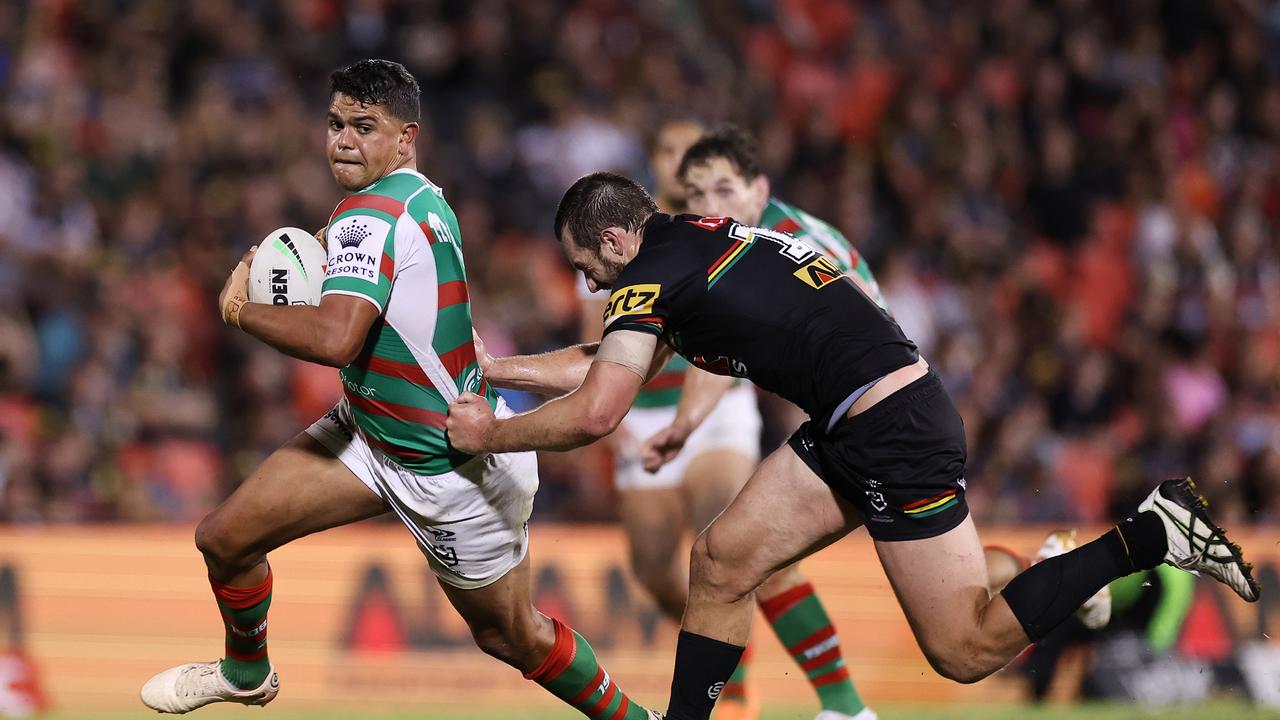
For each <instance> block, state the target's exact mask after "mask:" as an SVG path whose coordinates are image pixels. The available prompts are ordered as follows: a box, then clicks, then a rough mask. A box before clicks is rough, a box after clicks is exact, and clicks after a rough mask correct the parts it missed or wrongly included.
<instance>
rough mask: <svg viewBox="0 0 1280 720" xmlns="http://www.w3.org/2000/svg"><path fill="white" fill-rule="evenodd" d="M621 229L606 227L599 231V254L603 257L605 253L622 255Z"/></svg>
mask: <svg viewBox="0 0 1280 720" xmlns="http://www.w3.org/2000/svg"><path fill="white" fill-rule="evenodd" d="M621 230H622V228H616V227H607V228H605V229H604V230H601V231H600V252H601V254H602V255H603V254H604V253H605V252H606V251H607V252H611V253H613V254H615V255H621V254H622V235H621V234H620V232H621Z"/></svg>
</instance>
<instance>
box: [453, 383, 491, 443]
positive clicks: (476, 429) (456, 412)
mask: <svg viewBox="0 0 1280 720" xmlns="http://www.w3.org/2000/svg"><path fill="white" fill-rule="evenodd" d="M497 422H498V420H497V418H495V417H494V415H493V409H492V408H490V407H489V402H488V401H487V400H485V399H484V398H482V397H480V396H479V395H476V394H475V393H469V392H464V393H462V394H461V395H459V396H458V399H457V400H455V401H454V402H453V403H452V404H451V405H449V417H448V418H447V419H446V420H445V422H444V427H445V432H446V433H447V434H448V438H449V444H450V445H452V446H453V447H454V449H455V450H461V451H462V452H465V453H470V454H472V455H479V454H480V453H483V452H486V450H487V448H486V447H485V444H486V441H487V440H488V436H489V433H490V432H491V431H492V430H493V426H494V425H495V424H496V423H497Z"/></svg>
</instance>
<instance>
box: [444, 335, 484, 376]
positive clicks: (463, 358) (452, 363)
mask: <svg viewBox="0 0 1280 720" xmlns="http://www.w3.org/2000/svg"><path fill="white" fill-rule="evenodd" d="M475 361H476V346H475V344H474V343H473V342H471V341H470V340H468V341H467V342H464V343H462V344H461V345H459V346H458V347H456V348H454V349H452V350H450V351H449V352H447V353H444V354H442V355H441V356H440V362H441V363H442V364H443V365H444V369H445V370H448V371H449V377H451V378H457V377H458V375H460V374H462V371H463V370H465V369H466V367H467V366H468V365H470V364H471V363H473V362H475Z"/></svg>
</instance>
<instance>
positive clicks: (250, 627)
mask: <svg viewBox="0 0 1280 720" xmlns="http://www.w3.org/2000/svg"><path fill="white" fill-rule="evenodd" d="M209 584H210V585H212V586H213V596H214V597H215V598H217V600H218V610H219V612H221V613H222V624H223V626H224V627H225V628H226V632H227V645H226V652H227V655H226V657H224V658H223V659H222V675H223V677H225V678H226V679H227V681H228V682H230V683H231V684H232V685H234V686H236V687H237V688H240V689H241V690H249V689H252V688H256V687H258V686H259V685H261V684H262V681H263V680H266V679H267V675H269V674H270V673H271V663H270V662H269V661H268V660H267V609H268V608H270V607H271V568H270V567H268V568H267V578H266V579H265V580H263V581H262V583H261V584H259V585H256V586H254V587H248V588H238V587H231V586H230V585H223V584H222V583H220V582H218V581H217V580H214V579H213V577H210V578H209Z"/></svg>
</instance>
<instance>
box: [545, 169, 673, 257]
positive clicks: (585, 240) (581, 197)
mask: <svg viewBox="0 0 1280 720" xmlns="http://www.w3.org/2000/svg"><path fill="white" fill-rule="evenodd" d="M657 211H658V206H657V204H655V203H654V202H653V198H651V197H649V193H648V192H647V191H646V190H645V189H644V188H643V187H641V186H640V183H637V182H636V181H635V180H632V179H631V178H628V177H623V176H622V175H618V174H617V173H611V172H595V173H591V174H590V175H583V176H582V177H580V178H578V181H577V182H575V183H574V184H573V185H571V186H569V189H568V190H566V191H565V193H564V197H563V198H561V199H560V207H559V208H557V209H556V239H557V240H563V239H564V231H565V229H566V228H568V230H569V234H570V235H571V236H572V237H573V242H574V243H576V244H577V245H578V247H581V248H584V249H586V250H592V251H595V250H599V249H600V233H602V232H604V229H605V228H608V227H620V228H624V229H626V230H629V231H634V230H639V229H640V226H642V225H644V221H645V220H648V219H649V216H650V215H652V214H654V213H655V212H657Z"/></svg>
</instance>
